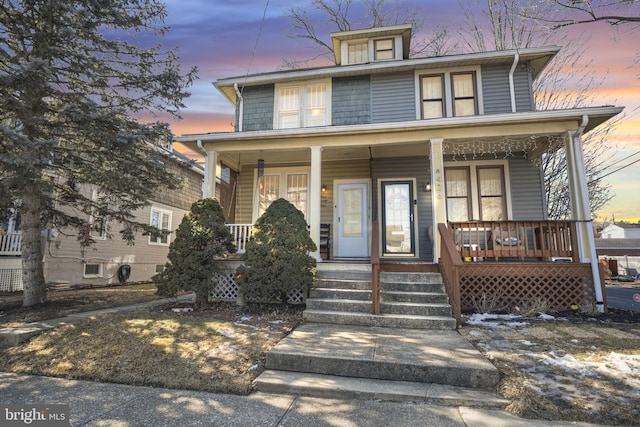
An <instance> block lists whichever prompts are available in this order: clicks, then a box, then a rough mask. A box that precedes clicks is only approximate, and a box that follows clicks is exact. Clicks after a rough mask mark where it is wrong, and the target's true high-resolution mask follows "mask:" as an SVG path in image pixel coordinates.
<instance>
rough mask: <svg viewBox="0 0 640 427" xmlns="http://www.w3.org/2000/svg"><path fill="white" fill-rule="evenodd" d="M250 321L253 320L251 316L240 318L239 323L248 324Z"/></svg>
mask: <svg viewBox="0 0 640 427" xmlns="http://www.w3.org/2000/svg"><path fill="white" fill-rule="evenodd" d="M251 319H253V316H242V317H241V318H240V322H248V321H249V320H251Z"/></svg>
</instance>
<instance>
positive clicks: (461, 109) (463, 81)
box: [451, 72, 478, 116]
mask: <svg viewBox="0 0 640 427" xmlns="http://www.w3.org/2000/svg"><path fill="white" fill-rule="evenodd" d="M475 76H476V73H474V72H470V73H455V74H451V87H452V92H453V115H454V116H473V115H476V114H477V113H478V108H477V103H476V85H475V81H476V78H475Z"/></svg>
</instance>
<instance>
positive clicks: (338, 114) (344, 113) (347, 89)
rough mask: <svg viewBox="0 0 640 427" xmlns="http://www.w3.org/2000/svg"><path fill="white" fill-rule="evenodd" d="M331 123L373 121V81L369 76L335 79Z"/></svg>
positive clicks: (332, 89)
mask: <svg viewBox="0 0 640 427" xmlns="http://www.w3.org/2000/svg"><path fill="white" fill-rule="evenodd" d="M331 92H332V100H331V116H332V117H331V124H333V125H334V126H340V125H355V124H363V123H371V82H370V80H369V76H358V77H344V78H336V79H333V82H332V88H331Z"/></svg>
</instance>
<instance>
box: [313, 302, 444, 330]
mask: <svg viewBox="0 0 640 427" xmlns="http://www.w3.org/2000/svg"><path fill="white" fill-rule="evenodd" d="M308 302H309V300H307V303H308ZM303 315H304V319H305V320H306V321H308V322H317V323H334V324H339V325H359V326H377V327H383V328H406V329H423V330H424V329H433V330H454V329H455V328H456V320H455V319H454V318H453V317H450V316H416V315H409V314H379V315H374V314H371V313H349V312H344V311H331V310H310V309H308V308H307V309H306V310H305V311H304V313H303Z"/></svg>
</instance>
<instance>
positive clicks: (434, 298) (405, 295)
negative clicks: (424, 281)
mask: <svg viewBox="0 0 640 427" xmlns="http://www.w3.org/2000/svg"><path fill="white" fill-rule="evenodd" d="M380 300H381V301H382V302H413V303H423V304H429V303H432V304H437V303H442V304H448V303H449V297H448V296H447V294H446V293H444V292H400V291H380Z"/></svg>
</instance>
